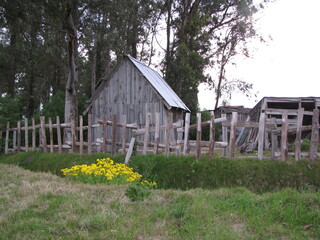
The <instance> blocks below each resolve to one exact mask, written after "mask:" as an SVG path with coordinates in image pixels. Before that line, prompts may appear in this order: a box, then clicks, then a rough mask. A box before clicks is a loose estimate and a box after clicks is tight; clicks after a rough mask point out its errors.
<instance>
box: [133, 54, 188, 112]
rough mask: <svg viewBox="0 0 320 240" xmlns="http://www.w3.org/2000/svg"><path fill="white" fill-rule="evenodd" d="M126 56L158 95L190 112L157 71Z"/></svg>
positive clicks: (174, 105) (172, 104)
mask: <svg viewBox="0 0 320 240" xmlns="http://www.w3.org/2000/svg"><path fill="white" fill-rule="evenodd" d="M127 57H128V58H129V59H130V61H131V62H132V63H133V64H134V65H135V66H136V67H137V68H138V69H139V71H140V72H141V73H142V74H143V75H144V77H145V78H146V79H147V80H148V81H149V83H150V84H151V85H152V86H153V87H154V88H155V89H156V90H157V91H158V93H159V94H160V96H161V97H162V98H163V99H164V100H165V101H166V102H167V104H168V105H169V106H170V107H176V108H181V109H183V110H185V111H188V112H190V110H189V108H188V107H187V106H186V105H185V104H184V102H183V101H182V100H181V99H180V98H179V97H178V95H177V94H176V93H175V92H174V91H173V90H172V88H171V87H170V86H169V84H168V83H167V82H166V81H165V80H164V79H163V78H162V77H161V76H160V74H159V73H158V72H156V71H155V70H153V69H151V68H150V67H148V66H147V65H145V64H143V63H141V62H139V61H138V60H137V59H135V58H133V57H131V56H129V55H127Z"/></svg>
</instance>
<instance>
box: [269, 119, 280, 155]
mask: <svg viewBox="0 0 320 240" xmlns="http://www.w3.org/2000/svg"><path fill="white" fill-rule="evenodd" d="M271 123H272V125H273V126H274V128H275V129H274V130H272V131H271V152H272V160H276V159H277V157H276V152H278V150H279V149H278V136H277V122H276V119H275V118H272V119H271Z"/></svg>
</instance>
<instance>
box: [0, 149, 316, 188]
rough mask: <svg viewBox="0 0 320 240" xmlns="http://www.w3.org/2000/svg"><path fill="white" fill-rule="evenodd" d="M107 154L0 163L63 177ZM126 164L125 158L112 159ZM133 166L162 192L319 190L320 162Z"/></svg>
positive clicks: (148, 162)
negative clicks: (69, 170)
mask: <svg viewBox="0 0 320 240" xmlns="http://www.w3.org/2000/svg"><path fill="white" fill-rule="evenodd" d="M103 157H106V155H105V154H97V155H79V154H49V153H47V154H45V153H40V152H37V153H19V154H12V155H1V156H0V163H10V164H15V165H18V166H20V167H23V168H25V169H29V170H33V171H40V172H51V173H54V174H57V175H61V171H60V170H61V169H62V168H66V167H71V166H73V165H76V164H91V163H94V162H95V160H96V159H97V158H103ZM111 158H112V159H113V160H115V161H116V162H124V156H123V155H117V156H112V157H111ZM130 166H131V167H133V168H134V169H135V170H136V171H137V172H139V173H140V174H142V175H143V176H144V177H145V178H146V179H148V180H150V181H156V182H157V183H158V187H159V188H161V189H181V190H187V189H192V188H204V189H216V188H221V187H245V188H248V189H249V190H250V191H252V192H255V193H264V192H271V191H277V190H281V189H284V188H292V189H296V190H298V191H303V190H316V191H319V190H320V162H319V161H318V162H313V163H311V162H307V161H301V162H295V161H288V162H275V161H269V160H262V161H261V160H257V159H224V158H215V159H214V160H208V159H206V158H203V159H201V160H200V161H195V159H194V157H193V156H189V157H176V156H170V157H165V156H162V155H146V156H133V157H132V159H131V162H130Z"/></svg>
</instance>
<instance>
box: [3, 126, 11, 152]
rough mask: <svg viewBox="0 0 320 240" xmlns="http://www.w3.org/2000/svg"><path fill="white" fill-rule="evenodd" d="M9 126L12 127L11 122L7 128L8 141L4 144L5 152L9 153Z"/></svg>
mask: <svg viewBox="0 0 320 240" xmlns="http://www.w3.org/2000/svg"><path fill="white" fill-rule="evenodd" d="M9 128H10V122H7V128H6V142H5V146H4V152H5V153H8V151H9Z"/></svg>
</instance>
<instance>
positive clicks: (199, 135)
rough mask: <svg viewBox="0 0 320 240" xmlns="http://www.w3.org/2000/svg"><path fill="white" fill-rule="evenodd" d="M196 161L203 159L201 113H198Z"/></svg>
mask: <svg viewBox="0 0 320 240" xmlns="http://www.w3.org/2000/svg"><path fill="white" fill-rule="evenodd" d="M196 141H197V142H196V159H197V160H199V159H200V158H201V113H197V139H196Z"/></svg>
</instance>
